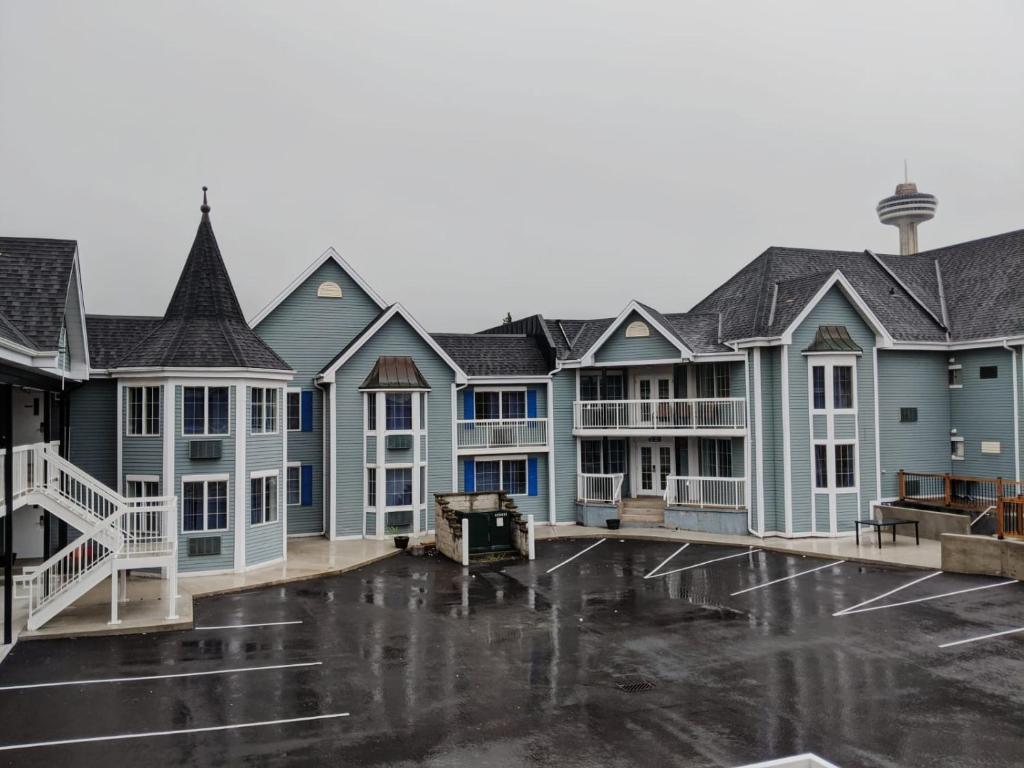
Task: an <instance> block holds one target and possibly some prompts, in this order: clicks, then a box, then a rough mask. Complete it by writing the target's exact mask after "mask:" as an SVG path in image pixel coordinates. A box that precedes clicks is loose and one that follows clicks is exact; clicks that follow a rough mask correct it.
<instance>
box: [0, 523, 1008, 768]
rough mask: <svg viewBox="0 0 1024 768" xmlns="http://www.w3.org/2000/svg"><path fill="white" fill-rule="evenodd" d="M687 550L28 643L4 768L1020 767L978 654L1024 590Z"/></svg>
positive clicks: (601, 555)
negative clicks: (794, 762)
mask: <svg viewBox="0 0 1024 768" xmlns="http://www.w3.org/2000/svg"><path fill="white" fill-rule="evenodd" d="M680 546H681V544H679V543H673V542H654V541H635V540H628V541H621V540H619V539H616V538H608V539H605V540H603V541H602V542H601V543H595V540H592V539H578V540H571V539H568V540H559V541H550V542H539V543H538V545H537V559H536V561H534V562H532V563H529V562H523V561H506V562H501V563H492V564H478V565H474V566H473V567H472V568H470V569H468V570H464V569H463V568H461V567H460V566H458V565H457V564H455V563H452V562H449V561H446V560H444V559H443V558H434V557H423V558H414V557H411V556H398V557H395V558H391V559H388V560H385V561H382V562H379V563H377V564H374V565H370V566H367V567H365V568H362V569H360V570H357V571H353V572H351V573H348V574H345V575H341V576H334V577H328V578H323V579H317V580H312V581H306V582H298V583H293V584H290V585H286V586H281V587H271V588H265V589H261V590H254V591H251V592H245V593H237V594H233V595H226V596H222V597H216V598H210V599H205V600H202V601H199V602H197V604H196V610H195V616H196V627H197V628H196V629H194V630H191V631H182V632H168V633H155V634H150V635H128V636H120V637H106V638H90V639H79V640H46V641H30V642H23V643H21V644H19V645H18V646H17V647H16V648H15V649H14V651H13V652H12V653H11V654H10V656H9V657H8V659H7V660H6V661H5V662H4V663H3V664H2V665H0V765H16V766H55V765H63V766H104V767H106V766H109V765H111V764H117V765H125V766H129V765H130V766H135V765H146V766H163V765H176V766H223V765H232V766H234V765H318V764H323V765H327V764H331V765H398V766H401V765H431V766H519V765H558V766H634V765H651V766H654V765H665V766H667V765H676V766H738V765H743V764H745V763H750V762H754V761H758V760H765V759H768V758H776V757H782V756H787V755H793V754H797V753H801V752H814V753H817V754H818V755H820V756H822V757H824V758H826V759H828V760H831V761H832V762H834V763H836V764H837V765H839V766H841V767H842V768H854V767H857V766H885V767H889V766H893V767H895V766H900V767H901V768H902V767H904V766H928V767H929V768H934V767H935V766H957V768H970V767H972V766H978V768H981V766H985V768H991V767H993V766H1020V765H1022V764H1024V685H1022V682H1024V632H1019V633H1013V634H1006V635H1002V636H998V637H990V638H986V639H979V640H974V638H979V637H983V636H985V635H989V634H992V633H996V632H1003V631H1006V630H1010V629H1014V628H1022V627H1024V584H1021V583H1017V582H1013V583H1007V584H1005V585H1004V584H1003V582H1004V581H1006V580H1003V579H992V578H985V577H972V576H959V575H953V574H938V575H934V576H929V574H928V572H924V571H912V570H902V569H891V568H881V567H875V566H867V565H861V564H856V563H840V564H832V563H830V562H829V561H826V560H817V559H811V558H804V557H800V556H793V555H785V554H777V553H772V552H764V551H755V552H753V553H750V552H748V551H746V550H744V549H739V548H729V547H715V546H708V545H699V544H692V545H689V546H687V547H686V548H685V549H682V550H680ZM580 553H582V554H580ZM570 558H572V559H570ZM708 561H713V562H708ZM656 569H657V570H656ZM652 572H653V573H652ZM645 577H646V578H645ZM769 582H774V583H769ZM894 590H896V591H894ZM890 592H891V594H887V593H890ZM947 593H957V594H947ZM880 596H881V597H880ZM937 596H941V597H937ZM926 598H935V599H926ZM865 601H871V602H867V603H865ZM862 603H864V604H863V605H861V606H860V607H859V608H854V610H853V611H850V612H848V613H842V614H840V615H838V616H837V615H834V614H835V613H837V612H840V611H843V610H844V609H849V608H851V607H854V606H857V605H858V604H862ZM243 625H263V626H243ZM963 640H969V641H971V642H963V643H961V644H959V645H952V646H948V647H941V646H943V645H946V644H948V643H955V642H958V641H963ZM87 681H94V682H87ZM52 683H57V685H50V684H52ZM26 686H33V687H26ZM623 687H625V688H629V689H642V690H623ZM314 718H318V719H314ZM239 726H247V727H239ZM118 736H121V737H123V736H132V738H116V739H112V738H110V737H118ZM55 742H58V743H55Z"/></svg>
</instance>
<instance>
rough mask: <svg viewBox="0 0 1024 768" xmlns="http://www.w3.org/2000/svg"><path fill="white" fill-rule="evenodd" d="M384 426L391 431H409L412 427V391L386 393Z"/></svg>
mask: <svg viewBox="0 0 1024 768" xmlns="http://www.w3.org/2000/svg"><path fill="white" fill-rule="evenodd" d="M384 428H385V429H387V430H388V431H389V432H408V431H410V430H411V429H412V393H411V392H386V393H385V394H384Z"/></svg>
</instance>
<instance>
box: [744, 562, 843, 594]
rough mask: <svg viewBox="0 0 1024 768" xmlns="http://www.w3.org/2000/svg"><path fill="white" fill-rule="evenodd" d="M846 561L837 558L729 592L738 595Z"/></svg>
mask: <svg viewBox="0 0 1024 768" xmlns="http://www.w3.org/2000/svg"><path fill="white" fill-rule="evenodd" d="M845 562H846V561H845V560H836V561H835V562H834V563H826V564H825V565H819V566H818V567H817V568H809V569H807V570H806V571H800V573H794V574H793V575H792V576H783V577H782V578H781V579H773V580H772V581H766V582H765V583H764V584H757V585H755V586H753V587H747V588H746V589H741V590H740V591H739V592H731V593H730V594H729V597H736V595H742V594H744V593H745V592H753V591H754V590H755V589H764V588H765V587H770V586H771V585H772V584H778V583H779V582H782V581H789V580H790V579H795V578H797V577H799V576H805V575H807V574H808V573H814V572H815V571H823V570H825V569H826V568H831V567H832V566H834V565H842V564H843V563H845Z"/></svg>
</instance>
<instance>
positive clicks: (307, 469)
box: [299, 392, 313, 507]
mask: <svg viewBox="0 0 1024 768" xmlns="http://www.w3.org/2000/svg"><path fill="white" fill-rule="evenodd" d="M302 394H304V395H305V394H306V393H305V392H303V393H302ZM310 394H313V393H312V392H310ZM299 474H300V475H301V478H300V479H301V482H300V483H299V487H300V489H301V494H302V499H301V501H302V506H304V507H309V506H312V505H313V465H312V464H303V465H302V469H301V471H300V473H299Z"/></svg>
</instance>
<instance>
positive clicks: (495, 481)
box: [474, 456, 527, 496]
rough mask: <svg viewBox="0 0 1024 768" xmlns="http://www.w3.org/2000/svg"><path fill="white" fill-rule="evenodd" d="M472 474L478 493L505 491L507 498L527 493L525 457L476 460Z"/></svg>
mask: <svg viewBox="0 0 1024 768" xmlns="http://www.w3.org/2000/svg"><path fill="white" fill-rule="evenodd" d="M474 474H475V481H474V482H475V487H476V490H478V491H505V493H507V494H508V495H509V496H525V495H526V493H527V487H526V458H525V457H519V456H517V457H509V458H504V457H502V458H494V459H491V458H487V459H477V460H476V462H475V469H474Z"/></svg>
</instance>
